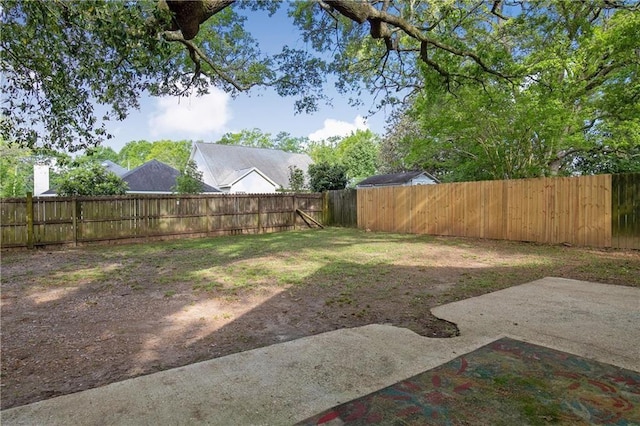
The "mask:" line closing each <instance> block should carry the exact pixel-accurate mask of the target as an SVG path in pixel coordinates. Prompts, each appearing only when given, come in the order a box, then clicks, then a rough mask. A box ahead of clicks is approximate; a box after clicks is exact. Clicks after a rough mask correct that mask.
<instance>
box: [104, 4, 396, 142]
mask: <svg viewBox="0 0 640 426" xmlns="http://www.w3.org/2000/svg"><path fill="white" fill-rule="evenodd" d="M247 15H248V21H247V24H246V26H245V28H248V29H249V30H250V31H251V33H252V34H253V36H254V37H255V38H256V39H257V40H258V42H259V44H260V47H261V48H262V49H263V50H266V51H269V52H279V51H280V50H281V48H282V46H283V45H289V46H291V47H295V48H299V49H303V48H305V44H304V42H303V41H302V39H301V37H300V35H299V33H298V31H297V29H296V28H294V26H293V24H292V21H291V20H290V19H289V18H288V17H287V16H286V7H283V8H282V10H280V11H279V12H278V13H277V14H276V15H274V16H273V17H269V16H268V14H267V12H264V11H257V12H247ZM326 90H327V92H326V94H327V95H328V96H329V97H331V98H333V101H332V105H331V106H326V105H320V109H319V111H317V112H316V113H313V114H295V111H294V102H295V99H294V98H281V97H279V96H278V95H277V94H275V93H274V92H273V91H271V90H267V89H260V88H259V89H256V90H254V91H251V92H249V93H248V94H247V93H243V94H240V95H239V96H238V97H237V98H235V99H232V98H231V97H230V96H229V95H227V94H225V93H223V92H222V91H220V90H217V89H213V90H212V91H211V93H210V94H209V95H205V96H201V97H196V96H193V97H190V98H180V99H178V98H171V97H163V98H152V97H145V98H143V99H141V100H140V103H141V108H140V110H138V111H132V112H131V113H130V115H129V117H128V118H127V119H126V120H125V121H120V122H113V123H110V124H109V130H110V131H111V133H112V134H113V135H114V139H111V140H109V141H107V142H106V144H105V145H106V146H110V147H112V148H113V149H115V150H116V151H117V150H119V149H120V148H122V146H124V145H125V144H126V143H127V142H129V141H132V140H141V139H144V140H149V141H154V140H159V139H172V140H185V139H192V140H204V141H206V142H215V141H216V140H218V139H219V138H220V136H221V135H223V134H224V133H227V132H236V131H240V130H242V129H252V128H258V129H260V130H262V131H263V132H267V133H272V134H274V135H275V134H277V133H278V132H281V131H285V132H289V133H290V134H291V135H293V136H306V137H310V138H311V139H324V138H327V137H330V136H336V135H345V136H346V135H348V134H349V133H350V132H352V131H354V130H356V129H367V128H368V129H371V130H372V131H374V132H376V133H378V134H383V133H384V126H385V119H386V117H385V112H384V111H381V112H378V113H376V114H374V115H372V116H369V117H367V115H368V114H369V110H370V109H372V107H373V99H363V101H364V102H363V105H362V106H361V107H359V108H355V107H351V106H349V104H348V100H347V99H346V98H343V97H341V96H340V95H339V94H338V93H337V92H336V91H335V89H334V88H333V86H331V85H330V84H327V86H326Z"/></svg>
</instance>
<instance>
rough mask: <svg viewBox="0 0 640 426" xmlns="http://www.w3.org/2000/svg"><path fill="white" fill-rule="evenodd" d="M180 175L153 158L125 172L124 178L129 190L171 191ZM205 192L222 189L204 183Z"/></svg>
mask: <svg viewBox="0 0 640 426" xmlns="http://www.w3.org/2000/svg"><path fill="white" fill-rule="evenodd" d="M179 175H180V172H179V171H178V170H176V169H174V168H173V167H171V166H168V165H166V164H164V163H161V162H160V161H158V160H151V161H147V162H146V163H144V164H143V165H141V166H138V167H136V168H135V169H133V170H131V171H129V172H127V173H126V174H124V175H123V176H122V180H124V181H125V182H127V183H128V184H129V192H163V193H171V192H173V191H174V189H173V188H174V187H175V186H176V178H177V177H178V176H179ZM203 192H220V191H219V190H217V189H216V188H213V187H211V186H209V185H206V184H203Z"/></svg>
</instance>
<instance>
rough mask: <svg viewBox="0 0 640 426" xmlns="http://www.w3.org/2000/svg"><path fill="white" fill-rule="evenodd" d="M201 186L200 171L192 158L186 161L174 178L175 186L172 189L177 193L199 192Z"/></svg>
mask: <svg viewBox="0 0 640 426" xmlns="http://www.w3.org/2000/svg"><path fill="white" fill-rule="evenodd" d="M202 187H203V184H202V172H201V171H199V170H198V167H197V165H196V163H195V162H194V161H193V160H191V161H188V162H187V165H186V166H184V168H183V169H182V170H181V171H180V175H179V176H178V177H177V178H176V186H175V187H174V188H173V190H174V191H175V192H177V193H178V194H199V193H201V192H202Z"/></svg>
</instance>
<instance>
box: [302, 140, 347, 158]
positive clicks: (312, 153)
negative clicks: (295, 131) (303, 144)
mask: <svg viewBox="0 0 640 426" xmlns="http://www.w3.org/2000/svg"><path fill="white" fill-rule="evenodd" d="M341 141H342V137H340V136H332V137H330V138H328V139H324V140H320V141H312V142H310V143H309V146H308V147H307V153H308V154H309V157H311V159H312V160H313V161H314V162H316V163H329V164H337V163H339V162H340V158H339V156H338V145H339V144H340V142H341Z"/></svg>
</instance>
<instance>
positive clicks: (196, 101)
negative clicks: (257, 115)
mask: <svg viewBox="0 0 640 426" xmlns="http://www.w3.org/2000/svg"><path fill="white" fill-rule="evenodd" d="M229 100H230V96H229V95H228V94H227V93H225V92H223V91H222V90H219V89H216V88H212V89H211V91H210V93H209V94H207V95H203V96H190V97H184V98H175V97H171V98H170V97H166V98H160V99H158V100H157V101H156V112H155V113H154V114H153V115H152V117H151V118H150V119H149V128H150V132H151V135H152V136H153V137H159V136H161V135H166V136H169V135H170V134H171V135H173V136H178V137H184V138H189V137H191V138H195V137H203V136H207V135H210V134H212V133H216V134H221V133H224V132H225V131H226V125H227V123H228V122H229V120H230V119H231V111H230V109H229Z"/></svg>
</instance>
